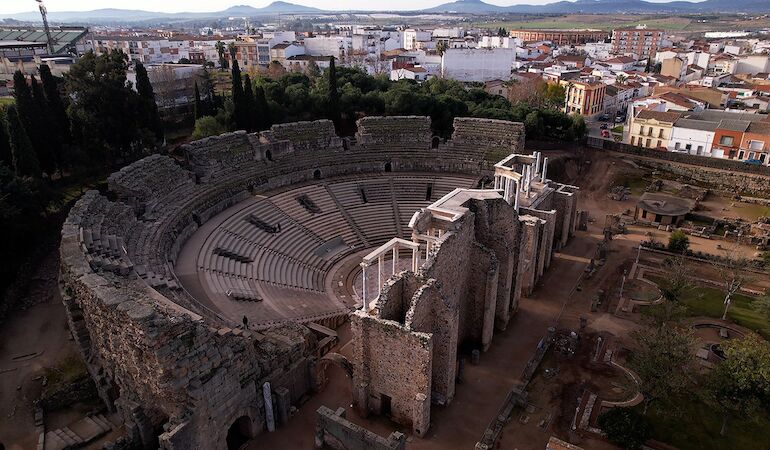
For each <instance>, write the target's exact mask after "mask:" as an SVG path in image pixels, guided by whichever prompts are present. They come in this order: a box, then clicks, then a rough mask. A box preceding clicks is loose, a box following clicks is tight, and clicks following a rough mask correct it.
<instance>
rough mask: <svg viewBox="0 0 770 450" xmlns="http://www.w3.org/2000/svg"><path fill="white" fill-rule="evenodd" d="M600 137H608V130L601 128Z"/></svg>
mask: <svg viewBox="0 0 770 450" xmlns="http://www.w3.org/2000/svg"><path fill="white" fill-rule="evenodd" d="M602 137H603V138H609V137H610V130H602Z"/></svg>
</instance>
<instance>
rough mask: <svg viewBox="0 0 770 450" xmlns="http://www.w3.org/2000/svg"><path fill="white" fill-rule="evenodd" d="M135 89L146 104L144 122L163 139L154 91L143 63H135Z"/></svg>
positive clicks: (156, 135)
mask: <svg viewBox="0 0 770 450" xmlns="http://www.w3.org/2000/svg"><path fill="white" fill-rule="evenodd" d="M136 91H137V92H139V96H140V97H142V98H143V99H144V101H145V104H146V109H147V113H146V121H147V122H146V123H147V125H148V127H149V128H150V130H152V132H153V133H155V137H156V138H157V139H158V140H159V141H160V140H162V139H163V124H162V122H161V121H160V114H159V113H158V105H157V103H155V92H154V91H153V90H152V83H150V77H149V76H148V75H147V69H145V67H144V64H142V63H140V62H138V61H137V63H136Z"/></svg>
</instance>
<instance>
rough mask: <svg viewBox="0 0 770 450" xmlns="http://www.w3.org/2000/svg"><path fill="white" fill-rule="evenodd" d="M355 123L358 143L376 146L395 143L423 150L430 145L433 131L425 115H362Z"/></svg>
mask: <svg viewBox="0 0 770 450" xmlns="http://www.w3.org/2000/svg"><path fill="white" fill-rule="evenodd" d="M356 125H357V126H358V132H357V133H356V140H357V142H358V143H359V144H360V145H364V146H367V147H378V146H392V145H394V143H397V145H400V146H403V147H407V146H408V147H412V148H416V149H424V150H428V149H429V148H430V147H431V137H432V136H433V132H432V131H431V128H430V117H427V116H388V117H363V118H361V119H358V121H357V122H356Z"/></svg>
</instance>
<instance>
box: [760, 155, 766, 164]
mask: <svg viewBox="0 0 770 450" xmlns="http://www.w3.org/2000/svg"><path fill="white" fill-rule="evenodd" d="M765 159H767V155H766V154H765V153H762V154H761V155H759V160H760V161H761V162H763V163H764V162H765Z"/></svg>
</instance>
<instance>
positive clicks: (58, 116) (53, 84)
mask: <svg viewBox="0 0 770 450" xmlns="http://www.w3.org/2000/svg"><path fill="white" fill-rule="evenodd" d="M40 81H42V82H43V90H44V91H45V98H46V101H47V102H48V109H49V110H50V111H51V116H52V117H53V118H54V119H55V120H56V122H57V126H58V128H59V136H60V137H61V140H62V143H65V144H68V143H70V142H71V136H70V123H69V117H67V108H66V107H65V106H64V101H62V98H61V95H60V93H59V85H58V82H57V81H56V78H54V76H53V75H52V74H51V68H50V67H48V66H47V65H46V64H41V65H40Z"/></svg>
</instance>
